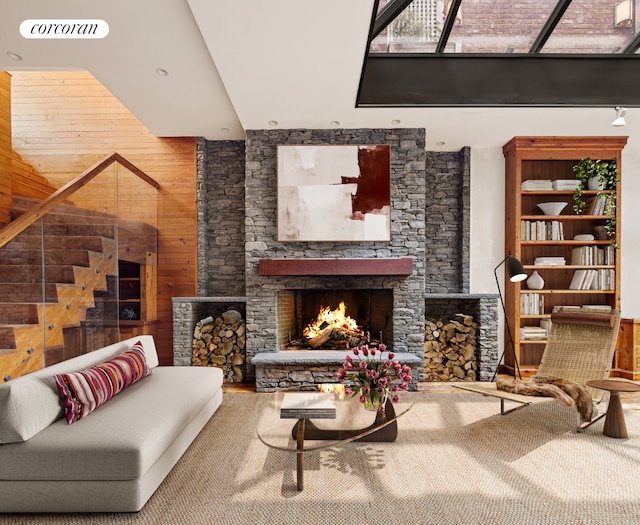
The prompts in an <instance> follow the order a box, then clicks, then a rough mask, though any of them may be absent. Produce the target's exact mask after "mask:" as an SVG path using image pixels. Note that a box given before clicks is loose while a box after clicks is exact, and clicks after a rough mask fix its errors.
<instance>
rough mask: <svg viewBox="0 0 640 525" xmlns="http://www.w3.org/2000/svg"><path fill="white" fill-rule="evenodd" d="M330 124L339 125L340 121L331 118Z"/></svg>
mask: <svg viewBox="0 0 640 525" xmlns="http://www.w3.org/2000/svg"><path fill="white" fill-rule="evenodd" d="M331 125H332V126H339V125H340V121H339V120H332V121H331Z"/></svg>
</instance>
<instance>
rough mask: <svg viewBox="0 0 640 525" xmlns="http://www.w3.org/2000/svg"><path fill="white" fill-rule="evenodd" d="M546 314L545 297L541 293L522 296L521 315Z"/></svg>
mask: <svg viewBox="0 0 640 525" xmlns="http://www.w3.org/2000/svg"><path fill="white" fill-rule="evenodd" d="M542 314H544V295H542V294H539V293H523V294H520V315H542Z"/></svg>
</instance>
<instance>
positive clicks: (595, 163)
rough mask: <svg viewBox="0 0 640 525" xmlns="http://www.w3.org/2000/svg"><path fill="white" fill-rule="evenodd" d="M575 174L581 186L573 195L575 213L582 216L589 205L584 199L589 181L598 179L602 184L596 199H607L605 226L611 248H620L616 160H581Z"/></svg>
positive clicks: (574, 169)
mask: <svg viewBox="0 0 640 525" xmlns="http://www.w3.org/2000/svg"><path fill="white" fill-rule="evenodd" d="M573 172H574V173H575V174H576V178H577V179H578V180H579V181H580V184H579V186H578V187H577V188H576V189H575V191H574V193H573V211H574V212H575V213H576V214H578V215H580V214H581V213H583V212H584V210H585V207H586V205H587V203H586V201H585V200H584V199H583V195H584V190H585V189H587V188H588V186H587V184H588V181H589V179H591V178H597V179H598V181H599V183H600V185H599V186H600V190H599V191H598V193H597V194H596V198H604V199H606V202H605V208H604V214H605V215H606V216H607V219H606V221H605V224H604V228H605V231H606V232H607V235H608V236H609V238H610V239H611V246H613V247H614V248H618V247H619V246H618V242H617V240H616V187H617V185H618V181H619V180H618V171H617V167H616V161H615V160H593V159H590V158H584V159H580V161H578V163H577V164H576V165H575V166H573Z"/></svg>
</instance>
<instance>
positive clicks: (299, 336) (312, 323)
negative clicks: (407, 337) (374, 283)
mask: <svg viewBox="0 0 640 525" xmlns="http://www.w3.org/2000/svg"><path fill="white" fill-rule="evenodd" d="M277 306H278V341H279V345H278V346H279V348H280V350H305V349H309V350H346V349H348V348H351V347H353V346H356V345H361V344H365V343H366V344H369V345H371V346H373V347H375V346H377V345H379V344H380V343H384V344H385V345H386V346H387V347H388V348H389V349H392V346H393V290H391V289H329V290H327V289H322V290H316V289H295V290H280V291H279V292H278V302H277Z"/></svg>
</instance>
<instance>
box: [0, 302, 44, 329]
mask: <svg viewBox="0 0 640 525" xmlns="http://www.w3.org/2000/svg"><path fill="white" fill-rule="evenodd" d="M0 324H7V325H21V324H38V307H37V305H35V304H33V303H5V302H2V303H0Z"/></svg>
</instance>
